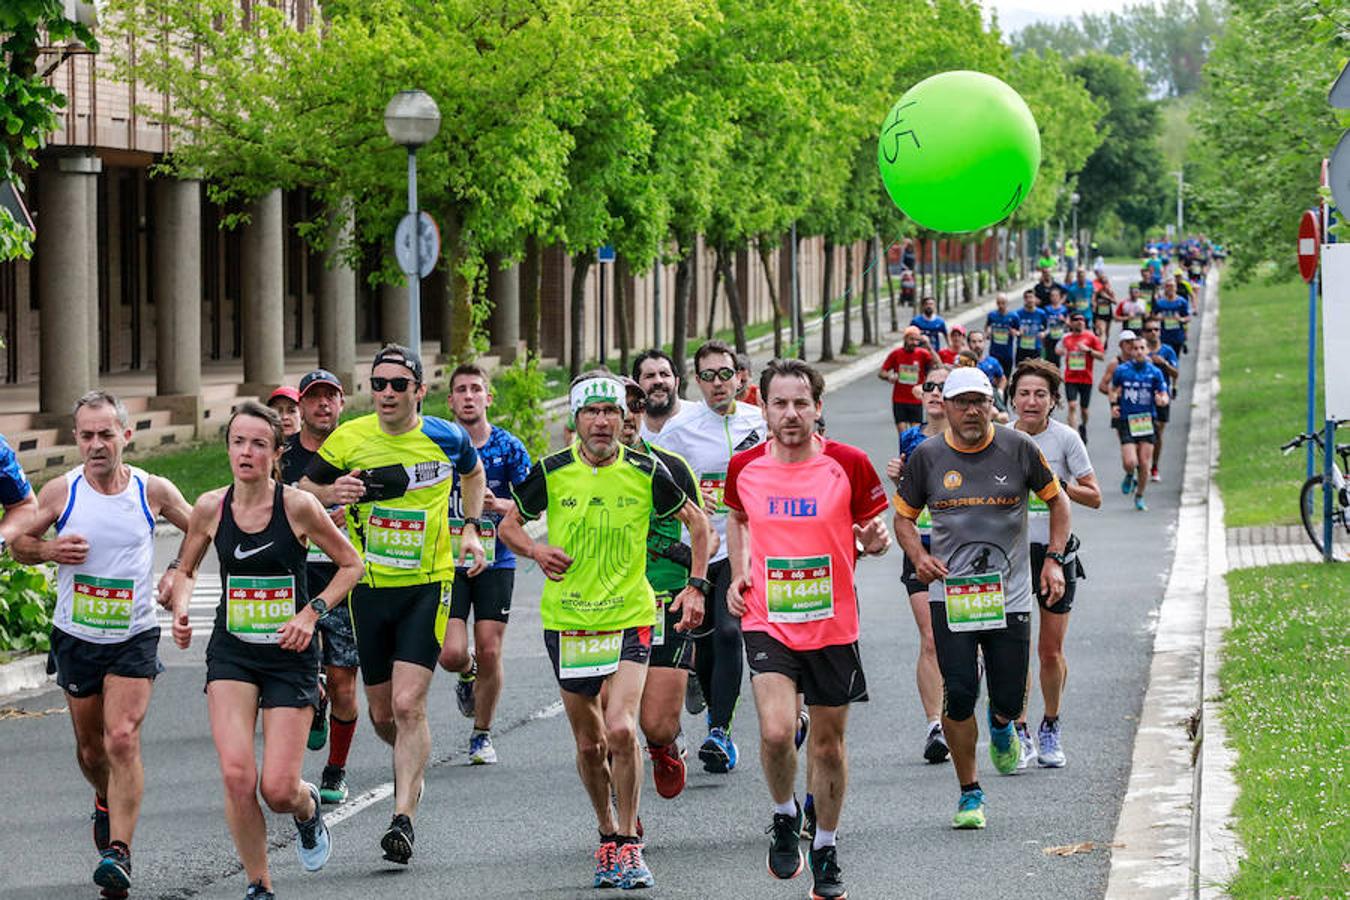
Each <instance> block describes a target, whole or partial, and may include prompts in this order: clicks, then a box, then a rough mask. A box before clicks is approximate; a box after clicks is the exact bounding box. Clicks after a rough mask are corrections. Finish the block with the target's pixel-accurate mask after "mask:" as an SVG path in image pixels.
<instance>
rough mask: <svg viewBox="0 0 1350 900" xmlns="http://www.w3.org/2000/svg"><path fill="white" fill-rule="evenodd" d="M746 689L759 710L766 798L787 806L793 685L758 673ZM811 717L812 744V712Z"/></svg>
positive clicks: (792, 771)
mask: <svg viewBox="0 0 1350 900" xmlns="http://www.w3.org/2000/svg"><path fill="white" fill-rule="evenodd" d="M750 688H751V690H753V691H754V694H755V709H756V710H758V711H759V761H760V766H761V767H762V768H763V769H764V780H765V781H766V782H767V783H768V785H769V797H770V798H772V800H773V802H774V804H775V805H779V806H781V805H783V804H786V803H791V802H792V792H793V788H794V787H795V786H796V780H797V748H796V746H795V745H794V744H793V740H792V739H793V737H794V736H795V735H796V733H797V685H796V684H794V683H793V681H792V679H791V678H789V677H788V676H786V675H783V674H781V673H779V672H761V673H759V674H757V675H755V676H754V677H753V678H751V679H750ZM811 714H812V719H813V721H812V722H811V741H812V742H814V739H815V731H816V727H815V721H814V716H815V710H814V709H812V711H811ZM816 802H817V803H819V802H820V800H819V799H817V801H816ZM836 815H837V813H836Z"/></svg>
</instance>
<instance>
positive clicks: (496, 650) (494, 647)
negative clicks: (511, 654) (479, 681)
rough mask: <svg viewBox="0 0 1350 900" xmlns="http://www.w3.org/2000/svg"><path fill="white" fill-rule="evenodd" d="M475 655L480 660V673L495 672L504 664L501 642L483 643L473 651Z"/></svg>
mask: <svg viewBox="0 0 1350 900" xmlns="http://www.w3.org/2000/svg"><path fill="white" fill-rule="evenodd" d="M473 655H474V656H475V657H477V659H478V668H479V670H480V671H486V672H495V671H497V667H498V666H500V665H501V662H502V645H501V642H499V641H493V642H492V643H486V642H485V643H483V644H480V645H478V646H477V647H475V648H474V650H473Z"/></svg>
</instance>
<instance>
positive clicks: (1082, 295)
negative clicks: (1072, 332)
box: [1066, 266, 1097, 320]
mask: <svg viewBox="0 0 1350 900" xmlns="http://www.w3.org/2000/svg"><path fill="white" fill-rule="evenodd" d="M1074 275H1075V276H1076V277H1075V279H1074V281H1073V283H1072V284H1070V285H1069V296H1068V302H1067V304H1066V305H1067V306H1068V307H1069V312H1080V313H1082V314H1083V318H1085V319H1089V320H1090V319H1091V318H1092V298H1093V296H1095V295H1096V293H1097V286H1096V285H1094V284H1093V283H1092V281H1091V280H1090V279H1089V278H1088V277H1087V276H1088V270H1087V269H1086V268H1083V267H1081V266H1080V267H1079V268H1078V271H1077V272H1075V273H1074Z"/></svg>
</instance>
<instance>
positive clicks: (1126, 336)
mask: <svg viewBox="0 0 1350 900" xmlns="http://www.w3.org/2000/svg"><path fill="white" fill-rule="evenodd" d="M1138 337H1139V335H1137V334H1135V333H1134V332H1133V331H1131V330H1130V329H1128V328H1126V329H1125V330H1124V331H1122V332H1121V333H1120V337H1118V338H1116V340H1118V341H1120V342H1121V343H1124V342H1125V341H1133V340H1137V339H1138Z"/></svg>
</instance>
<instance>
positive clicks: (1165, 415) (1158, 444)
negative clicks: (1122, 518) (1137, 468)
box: [1140, 316, 1181, 481]
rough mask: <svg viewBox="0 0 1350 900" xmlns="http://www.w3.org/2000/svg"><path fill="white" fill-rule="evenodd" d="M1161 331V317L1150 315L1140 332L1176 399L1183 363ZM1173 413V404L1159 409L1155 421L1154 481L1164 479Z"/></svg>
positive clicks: (1152, 359) (1152, 471)
mask: <svg viewBox="0 0 1350 900" xmlns="http://www.w3.org/2000/svg"><path fill="white" fill-rule="evenodd" d="M1161 332H1162V320H1161V319H1159V318H1158V317H1157V316H1149V317H1148V318H1146V319H1144V329H1143V331H1142V332H1140V334H1141V336H1142V337H1143V338H1144V344H1145V346H1146V347H1147V348H1148V361H1149V362H1151V363H1153V364H1154V365H1155V366H1157V367H1158V368H1159V369H1161V370H1162V373H1163V374H1164V375H1166V376H1167V390H1168V393H1169V394H1170V395H1171V397H1172V399H1174V400H1175V399H1176V396H1177V376H1178V375H1180V374H1181V363H1180V362H1179V358H1178V356H1177V352H1176V351H1175V350H1173V349H1172V348H1171V347H1169V346H1167V345H1166V344H1164V343H1163V342H1162V339H1161V338H1160V334H1161ZM1171 415H1172V406H1171V404H1168V405H1167V406H1163V407H1160V408H1159V409H1158V415H1157V419H1156V422H1155V424H1156V425H1157V428H1158V433H1157V435H1156V436H1155V440H1154V442H1153V465H1152V467H1151V469H1150V472H1149V477H1150V478H1151V479H1152V480H1153V481H1162V477H1161V476H1160V475H1159V474H1158V460H1159V459H1161V458H1162V448H1163V432H1165V431H1166V430H1167V422H1168V420H1169V419H1170V418H1171Z"/></svg>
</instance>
